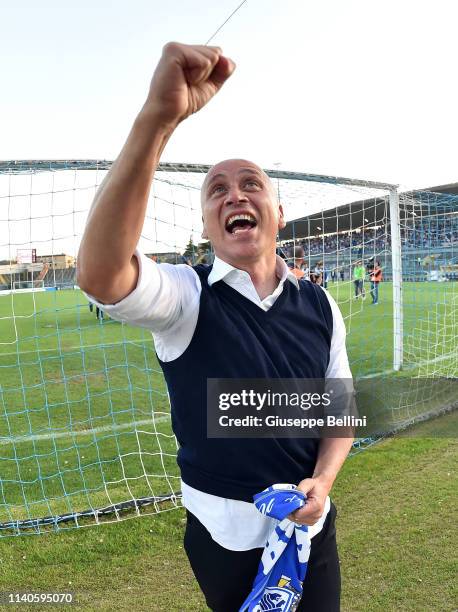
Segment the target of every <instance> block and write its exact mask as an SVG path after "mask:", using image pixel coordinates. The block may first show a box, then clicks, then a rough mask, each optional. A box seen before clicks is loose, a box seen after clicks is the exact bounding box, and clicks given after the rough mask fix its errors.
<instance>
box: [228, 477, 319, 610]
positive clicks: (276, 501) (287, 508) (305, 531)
mask: <svg viewBox="0 0 458 612" xmlns="http://www.w3.org/2000/svg"><path fill="white" fill-rule="evenodd" d="M306 499H307V496H306V495H305V493H302V491H299V490H298V489H297V488H296V487H295V486H294V485H287V484H278V485H273V486H272V487H268V488H267V489H264V491H262V492H261V493H257V494H256V495H255V496H254V503H255V506H256V508H257V509H258V510H259V511H260V512H262V514H265V515H267V516H270V517H272V518H275V519H278V520H279V521H281V522H280V523H279V524H278V525H277V527H276V528H275V530H274V531H273V532H272V533H271V534H270V536H269V539H268V541H267V543H266V545H265V548H264V552H263V554H262V557H261V562H260V564H259V569H258V575H257V576H256V578H255V581H254V584H253V589H252V591H251V593H250V594H249V596H248V597H247V599H246V600H245V601H244V603H243V605H242V607H241V608H240V611H239V612H246V611H248V612H265V611H269V612H294V610H296V609H297V606H298V605H299V601H300V599H301V596H302V583H303V582H304V578H305V574H306V572H307V562H308V559H309V556H310V535H309V528H308V527H307V525H297V524H296V523H293V522H292V521H290V520H289V519H288V518H287V516H288V515H289V514H291V512H294V511H295V510H297V509H298V508H301V507H302V506H303V505H304V504H305V503H306Z"/></svg>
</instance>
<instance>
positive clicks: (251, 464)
mask: <svg viewBox="0 0 458 612" xmlns="http://www.w3.org/2000/svg"><path fill="white" fill-rule="evenodd" d="M234 68H235V66H234V63H233V62H232V61H231V60H230V59H228V58H226V57H224V56H223V54H222V51H221V49H219V48H218V47H204V46H190V45H181V44H177V43H170V44H168V45H166V46H165V47H164V50H163V55H162V58H161V60H160V62H159V64H158V66H157V68H156V71H155V74H154V76H153V79H152V82H151V88H150V91H149V95H148V97H147V100H146V102H145V104H144V106H143V108H142V110H141V111H140V113H139V115H138V117H137V119H136V120H135V123H134V126H133V128H132V130H131V133H130V135H129V137H128V139H127V142H126V144H125V145H124V148H123V149H122V151H121V153H120V155H119V157H118V159H117V160H116V161H115V162H114V164H113V166H112V168H111V170H110V172H109V173H108V175H107V177H106V178H105V180H104V182H103V183H102V185H101V187H100V189H99V191H98V193H97V195H96V197H95V200H94V203H93V206H92V209H91V212H90V215H89V217H88V222H87V226H86V229H85V233H84V236H83V239H82V242H81V247H80V252H79V256H78V283H79V286H80V287H81V288H82V289H83V290H84V291H85V292H87V294H89V295H90V296H91V299H92V300H97V303H98V304H100V305H101V306H102V308H103V309H104V310H106V311H107V312H109V314H110V315H111V316H112V317H113V318H115V319H118V320H122V321H127V322H129V323H131V324H133V325H138V326H142V327H146V328H148V329H150V330H151V331H152V332H153V336H154V341H155V348H156V352H157V355H158V358H159V362H160V364H161V367H162V369H163V371H164V376H165V379H166V381H167V386H168V389H169V394H170V400H171V407H172V423H173V427H174V432H175V434H176V436H177V439H178V442H179V444H180V449H179V452H178V463H179V466H180V469H181V475H182V493H183V504H184V505H185V507H186V509H187V526H186V533H185V549H186V553H187V555H188V557H189V560H190V563H191V566H192V569H193V572H194V574H195V576H196V578H197V580H198V582H199V585H200V587H201V589H202V591H203V593H204V595H205V598H206V601H207V604H208V606H209V607H210V608H211V609H212V610H215V611H217V612H229V611H230V612H234V611H236V610H238V609H239V608H240V606H241V605H242V603H243V601H244V600H245V598H246V597H247V595H248V594H249V593H250V590H251V587H252V584H253V580H254V578H255V576H256V573H257V570H258V565H259V561H260V558H261V554H262V548H263V547H264V545H265V542H266V540H267V538H268V536H269V534H270V533H271V532H272V530H273V529H274V528H275V526H276V524H277V523H276V521H275V520H274V519H271V518H269V517H266V516H265V515H263V514H261V513H259V512H258V510H257V509H256V507H255V506H254V504H253V503H252V501H253V495H254V494H255V493H258V492H259V491H260V490H262V489H263V488H265V487H267V486H270V485H274V484H278V483H292V484H294V485H298V488H299V489H300V490H301V491H303V492H304V493H306V495H307V503H306V505H305V506H303V507H302V508H300V509H299V510H297V511H296V512H295V513H294V514H293V515H292V518H293V519H294V521H295V522H297V523H299V524H303V525H310V526H312V527H310V534H311V536H313V539H312V546H311V555H310V559H309V564H308V570H307V575H306V578H305V582H304V589H303V598H302V600H301V603H300V604H299V607H298V608H297V609H298V610H305V609H307V610H308V611H316V612H318V611H319V612H322V611H326V612H333V611H337V610H339V596H340V574H339V562H338V556H337V547H336V539H335V526H334V520H335V515H336V511H335V508H334V506H333V505H332V504H331V503H330V500H329V497H328V494H329V492H330V490H331V487H332V485H333V482H334V480H335V478H336V475H337V473H338V471H339V469H340V467H341V465H342V463H343V462H344V460H345V457H346V456H347V454H348V451H349V449H350V447H351V440H349V439H348V438H334V439H322V440H321V441H320V440H316V439H295V438H285V439H271V438H270V439H260V440H259V439H256V440H255V439H236V440H234V439H232V440H230V439H223V440H221V439H218V440H216V439H209V438H208V437H207V435H206V381H207V378H322V379H323V378H325V377H327V378H350V377H351V373H350V370H349V367H348V360H347V355H346V350H345V327H344V324H343V320H342V316H341V314H340V312H339V309H338V307H337V305H336V304H335V302H334V301H333V300H332V299H331V298H330V296H328V295H327V294H326V292H325V291H323V290H322V289H321V288H320V287H318V286H315V285H313V284H312V283H310V282H307V281H304V280H298V279H297V278H296V277H295V276H294V274H292V273H291V272H290V271H289V269H288V267H287V265H286V263H285V262H284V261H283V260H282V259H281V258H280V257H278V256H276V252H275V247H276V234H277V232H278V230H279V229H281V228H282V227H284V225H285V221H284V218H283V209H282V207H281V205H280V204H279V203H278V202H277V200H276V194H275V189H274V188H273V186H272V184H271V182H270V180H269V177H268V176H267V175H266V174H265V173H264V172H263V171H262V170H261V168H259V167H258V166H257V165H256V164H254V163H252V162H250V161H246V160H240V159H231V160H226V161H223V162H220V163H219V164H217V165H215V166H214V167H213V168H211V170H210V171H209V173H208V174H207V176H206V178H205V181H204V184H203V186H202V198H201V199H202V217H203V224H204V230H203V236H204V237H205V238H208V239H209V240H210V241H211V243H212V245H213V248H214V251H215V261H214V264H213V266H212V267H209V266H196V267H195V268H192V267H190V266H187V265H176V266H173V265H169V264H156V263H155V262H153V261H152V260H150V259H148V258H146V257H145V256H144V255H142V254H141V253H139V252H138V250H136V246H137V243H138V240H139V237H140V233H141V230H142V226H143V222H144V217H145V212H146V206H147V201H148V195H149V190H150V185H151V181H152V178H153V175H154V172H155V170H156V168H157V165H158V163H159V159H160V155H161V153H162V151H163V148H164V146H165V144H166V143H167V141H168V139H169V138H170V136H171V135H172V133H173V131H174V130H175V128H176V127H177V126H178V124H179V123H180V122H181V121H183V120H184V119H186V118H187V117H188V116H189V115H191V114H192V113H195V112H197V111H199V110H200V109H201V108H202V107H203V106H204V105H205V104H206V103H207V102H208V101H209V100H210V99H211V98H212V97H213V96H214V95H215V94H216V93H217V92H218V91H219V89H220V88H221V87H222V85H223V84H224V82H225V81H226V80H227V79H228V78H229V77H230V75H231V74H232V72H233V71H234ZM101 252H102V253H104V254H106V256H105V257H101V256H100V253H101Z"/></svg>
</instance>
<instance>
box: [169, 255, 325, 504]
mask: <svg viewBox="0 0 458 612" xmlns="http://www.w3.org/2000/svg"><path fill="white" fill-rule="evenodd" d="M194 270H195V271H196V272H197V274H198V275H199V278H200V280H201V283H202V293H201V298H200V310H199V317H198V320H197V326H196V330H195V332H194V336H193V338H192V340H191V342H190V344H189V346H188V348H187V349H186V350H185V352H184V353H183V354H182V355H181V356H180V357H178V358H177V359H175V360H173V361H169V362H162V361H160V360H159V363H160V365H161V367H162V369H163V371H164V376H165V380H166V382H167V387H168V390H169V394H170V402H171V408H172V426H173V430H174V432H175V435H176V437H177V439H178V442H179V444H180V448H179V450H178V465H179V467H180V469H181V476H182V478H183V481H184V482H185V483H186V484H188V485H189V486H191V487H194V488H196V489H199V490H200V491H203V492H205V493H211V494H212V495H218V496H220V497H225V498H229V499H237V500H242V501H247V502H252V501H253V495H254V494H255V493H258V492H259V491H261V490H262V489H265V488H266V487H268V486H270V485H272V484H275V483H282V482H285V483H293V484H298V483H299V482H300V481H301V480H302V479H303V478H308V477H310V476H312V473H313V470H314V468H315V463H316V458H317V452H318V444H319V440H316V439H304V438H301V439H299V438H284V439H272V438H268V439H243V438H241V439H236V440H234V439H208V438H207V416H206V410H207V378H324V377H325V373H326V369H327V366H328V363H329V352H330V345H331V337H332V311H331V307H330V305H329V301H328V299H327V297H326V295H325V294H324V291H323V290H322V289H321V287H318V286H317V285H314V284H312V283H311V282H309V281H303V280H301V281H299V286H300V291H298V290H297V288H296V287H295V286H294V285H293V284H292V283H291V282H290V281H286V282H285V284H284V286H283V291H282V293H281V294H280V296H279V297H278V298H277V300H276V302H275V303H274V305H273V306H272V307H271V308H270V309H269V310H268V311H267V312H265V311H264V310H262V309H261V308H259V306H257V305H256V304H254V303H253V302H251V301H250V300H248V299H247V298H245V297H244V296H243V295H241V294H240V293H239V292H238V291H236V290H235V289H233V288H232V287H230V286H229V285H227V284H226V283H225V282H224V281H219V282H217V283H215V284H213V285H212V286H211V287H210V286H209V285H208V282H207V278H208V275H209V273H210V270H211V267H209V266H196V267H195V268H194Z"/></svg>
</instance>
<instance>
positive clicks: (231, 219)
mask: <svg viewBox="0 0 458 612" xmlns="http://www.w3.org/2000/svg"><path fill="white" fill-rule="evenodd" d="M234 221H252V222H254V223H256V219H255V218H254V217H253V216H252V215H232V217H229V219H228V220H227V221H226V227H228V226H229V225H230V224H231V223H234Z"/></svg>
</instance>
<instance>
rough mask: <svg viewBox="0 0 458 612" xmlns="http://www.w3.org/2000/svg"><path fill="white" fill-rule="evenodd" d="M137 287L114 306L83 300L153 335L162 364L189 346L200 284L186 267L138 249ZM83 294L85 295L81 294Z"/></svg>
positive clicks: (198, 300) (189, 268)
mask: <svg viewBox="0 0 458 612" xmlns="http://www.w3.org/2000/svg"><path fill="white" fill-rule="evenodd" d="M135 256H136V257H137V260H138V265H139V274H138V281H137V286H136V287H135V289H134V290H133V291H132V292H131V293H130V294H129V295H127V296H126V297H125V298H124V299H122V300H121V301H120V302H117V303H116V304H101V303H99V302H98V301H97V300H96V299H95V298H94V297H93V296H91V295H89V294H87V293H85V295H86V297H87V298H88V299H89V300H90V301H91V302H93V303H94V304H95V305H96V306H98V307H99V308H100V309H101V310H103V311H104V312H106V313H107V314H108V315H110V317H111V318H112V319H115V320H116V321H121V322H123V323H129V325H134V326H136V327H144V328H145V329H148V330H150V331H151V332H153V336H154V340H155V348H156V352H157V354H158V356H159V358H160V359H161V360H162V361H171V360H172V359H176V358H177V357H179V356H180V355H181V354H182V353H183V352H184V351H185V349H186V348H187V346H188V345H189V342H190V341H191V339H192V336H193V334H194V330H195V328H196V324H197V318H198V315H199V302H200V294H201V291H202V285H201V282H200V278H199V277H198V275H197V273H196V272H195V271H194V270H193V269H192V268H191V267H190V266H187V265H185V264H178V265H172V264H166V263H163V264H157V263H156V262H154V261H153V260H151V259H149V258H148V257H146V256H145V255H143V254H142V253H140V252H139V251H138V250H136V251H135ZM83 293H84V292H83Z"/></svg>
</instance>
